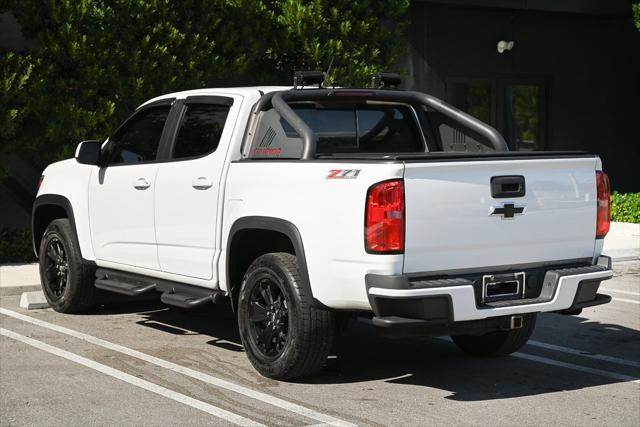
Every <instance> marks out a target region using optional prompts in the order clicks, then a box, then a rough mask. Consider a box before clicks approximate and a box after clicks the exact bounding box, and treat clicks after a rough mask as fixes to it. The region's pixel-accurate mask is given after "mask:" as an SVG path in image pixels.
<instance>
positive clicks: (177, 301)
mask: <svg viewBox="0 0 640 427" xmlns="http://www.w3.org/2000/svg"><path fill="white" fill-rule="evenodd" d="M222 298H223V295H222V292H213V293H211V294H210V295H205V296H203V297H201V296H194V295H189V294H179V293H175V292H173V291H166V292H164V293H163V294H162V295H161V296H160V301H162V302H163V303H165V304H168V305H172V306H174V307H180V308H186V309H190V308H194V307H198V306H200V305H202V304H205V303H207V302H213V303H218V302H220V301H221V300H222Z"/></svg>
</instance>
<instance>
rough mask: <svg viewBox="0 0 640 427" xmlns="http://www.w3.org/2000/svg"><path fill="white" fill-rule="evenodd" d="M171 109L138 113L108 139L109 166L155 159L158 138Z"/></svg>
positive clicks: (161, 107)
mask: <svg viewBox="0 0 640 427" xmlns="http://www.w3.org/2000/svg"><path fill="white" fill-rule="evenodd" d="M170 109H171V107H170V106H168V105H163V106H158V107H151V108H147V109H144V110H142V111H140V112H139V113H138V114H136V115H135V116H133V117H132V118H131V119H130V120H129V121H127V122H126V123H125V124H124V126H123V127H121V128H120V129H118V131H117V132H116V133H115V135H113V136H112V137H111V138H109V141H110V143H111V144H110V145H111V148H110V151H111V153H110V154H108V158H109V162H108V164H110V165H115V164H131V163H140V162H149V161H153V160H155V159H156V155H157V153H158V145H159V144H160V136H162V129H163V128H164V123H165V121H166V120H167V116H168V115H169V110H170Z"/></svg>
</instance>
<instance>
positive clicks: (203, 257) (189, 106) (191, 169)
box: [156, 96, 240, 282]
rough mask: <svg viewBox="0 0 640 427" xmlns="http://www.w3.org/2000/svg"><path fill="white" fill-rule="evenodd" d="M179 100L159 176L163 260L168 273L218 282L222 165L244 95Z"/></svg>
mask: <svg viewBox="0 0 640 427" xmlns="http://www.w3.org/2000/svg"><path fill="white" fill-rule="evenodd" d="M234 101H235V102H234ZM178 103H182V105H181V106H180V105H179V104H178V106H179V107H180V108H182V111H181V113H180V120H179V122H178V124H177V126H176V129H175V132H174V136H173V139H172V141H171V142H170V143H169V159H168V161H166V162H164V163H162V164H161V165H160V168H159V170H158V175H157V186H156V239H157V243H158V259H159V262H160V267H161V269H162V271H163V272H167V273H172V274H179V275H182V276H188V277H194V278H198V279H205V280H212V281H213V282H215V281H217V271H216V269H215V268H214V257H215V256H216V251H217V248H216V242H217V239H216V234H217V226H218V223H219V221H220V219H221V218H220V212H219V211H220V209H221V207H222V204H221V203H220V204H219V199H220V198H221V197H222V196H223V194H222V193H221V190H222V188H221V187H222V185H223V179H222V177H223V176H224V171H223V169H224V166H225V158H226V156H227V149H228V147H229V143H230V140H231V137H232V134H233V130H234V127H235V122H236V117H237V113H238V110H239V104H240V98H238V99H235V100H234V98H233V97H222V96H199V97H189V98H186V99H185V100H184V101H178ZM219 208H220V209H219Z"/></svg>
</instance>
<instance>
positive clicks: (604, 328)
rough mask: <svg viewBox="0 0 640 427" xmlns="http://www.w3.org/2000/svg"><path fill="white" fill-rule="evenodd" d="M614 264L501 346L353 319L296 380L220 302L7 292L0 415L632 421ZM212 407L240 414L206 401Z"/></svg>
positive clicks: (639, 363) (634, 357)
mask: <svg viewBox="0 0 640 427" xmlns="http://www.w3.org/2000/svg"><path fill="white" fill-rule="evenodd" d="M614 271H615V276H614V278H613V279H612V280H609V281H607V282H604V283H603V287H602V289H603V292H605V293H608V294H611V295H613V296H614V299H613V301H612V302H611V303H610V304H607V305H604V306H598V307H592V308H588V309H585V310H584V311H583V312H582V314H581V315H579V316H562V315H557V314H543V315H541V316H539V319H538V325H537V328H536V331H535V333H534V336H533V338H532V340H531V341H530V343H529V345H527V346H525V347H524V348H523V349H522V350H521V351H520V352H518V353H516V354H515V355H513V356H508V357H503V358H496V359H476V358H472V357H469V356H466V355H464V354H463V353H461V352H460V351H459V350H458V349H457V348H456V347H455V346H454V345H453V344H452V343H451V342H450V341H448V340H446V339H445V340H443V339H432V338H428V339H386V338H383V337H381V336H378V335H377V334H376V333H375V331H373V330H372V329H371V327H370V326H369V325H365V324H361V323H359V322H355V321H354V322H351V323H350V324H349V328H348V329H347V330H346V331H345V332H344V334H343V335H342V336H341V337H340V338H339V339H338V342H337V343H336V346H335V348H334V351H333V352H332V355H331V357H330V359H329V360H328V362H327V365H326V366H325V368H324V369H323V370H322V371H321V372H320V374H319V375H318V376H316V377H314V378H310V379H307V380H303V381H297V382H280V381H273V380H269V379H266V378H264V377H261V376H260V375H258V374H257V373H256V372H255V370H254V369H253V368H252V367H251V365H250V363H249V362H248V360H247V359H246V357H245V355H244V349H243V347H242V345H241V343H240V340H239V337H238V333H237V324H236V322H235V316H234V314H233V313H232V312H231V311H230V310H229V309H228V307H225V306H207V307H206V308H205V307H203V308H202V309H198V310H196V311H184V310H179V309H173V308H168V307H166V306H163V305H162V304H160V303H157V302H153V301H145V302H132V303H118V304H105V305H103V306H101V307H100V308H98V309H96V310H94V311H92V312H90V313H85V314H81V315H62V314H59V313H56V312H54V311H52V310H51V309H46V310H36V311H30V312H27V311H25V310H21V309H19V308H18V297H17V296H11V297H4V298H2V301H1V302H0V328H3V329H4V331H9V332H5V333H4V334H0V379H1V380H0V420H2V424H3V425H45V424H46V425H64V426H69V425H70V426H85V425H150V426H155V425H185V426H202V425H231V424H234V423H235V424H240V423H241V422H242V419H246V420H249V421H250V422H253V423H260V424H264V425H269V426H271V425H274V426H275V425H314V424H318V423H322V422H323V421H322V420H325V421H324V422H325V423H326V422H327V421H326V420H330V421H332V422H333V423H334V424H336V425H340V424H342V425H347V423H350V424H357V425H363V426H367V425H372V426H380V425H406V426H418V425H496V426H502V425H504V426H511V425H598V426H600V425H611V426H637V425H639V424H640V262H638V261H632V262H618V263H615V264H614ZM0 332H1V331H0ZM21 337H22V338H21ZM23 338H27V339H28V340H25V339H23ZM29 340H31V341H29ZM52 352H54V353H52ZM105 368H110V369H111V370H109V369H105ZM101 369H102V370H101ZM136 378H137V379H139V380H141V381H142V382H140V381H136V380H135V379H136ZM127 380H128V381H127ZM149 384H151V385H155V386H158V387H160V389H156V392H154V391H153V390H150V389H149V388H144V386H148V385H149ZM234 387H236V388H234ZM238 387H239V388H238ZM157 391H161V392H162V393H164V394H161V393H158V392H157ZM207 405H208V406H207ZM212 407H213V408H217V409H222V410H224V411H228V412H231V413H233V414H235V415H238V416H239V417H241V418H240V419H238V418H235V419H233V420H232V419H229V418H225V416H224V412H222V414H223V415H220V416H218V415H213V414H212V409H211V408H212ZM234 420H235V421H234ZM238 420H240V421H238Z"/></svg>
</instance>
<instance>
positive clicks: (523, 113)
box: [445, 77, 548, 151]
mask: <svg viewBox="0 0 640 427" xmlns="http://www.w3.org/2000/svg"><path fill="white" fill-rule="evenodd" d="M445 84H446V92H447V99H448V101H449V102H450V103H452V104H453V105H455V106H456V107H458V108H460V109H461V110H463V111H465V112H467V113H469V114H471V115H472V116H474V117H476V118H478V119H480V120H482V121H483V122H486V123H489V124H490V125H492V126H493V127H495V128H496V129H498V130H499V131H500V133H502V134H503V135H504V137H505V139H506V140H507V143H508V144H509V148H510V149H511V150H514V151H534V150H545V149H547V148H548V147H547V146H546V117H547V114H546V98H547V97H546V93H547V85H546V83H545V80H544V79H542V78H464V77H452V78H448V79H446V82H445Z"/></svg>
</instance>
